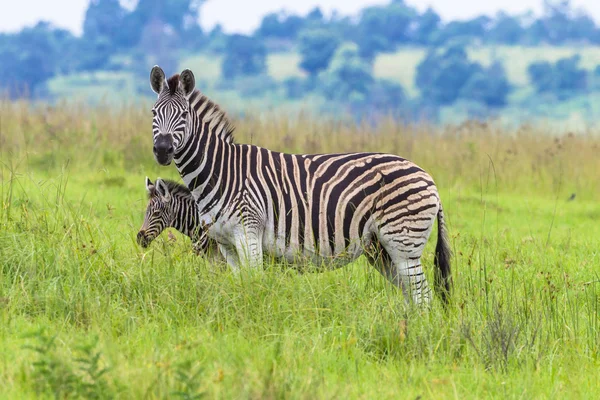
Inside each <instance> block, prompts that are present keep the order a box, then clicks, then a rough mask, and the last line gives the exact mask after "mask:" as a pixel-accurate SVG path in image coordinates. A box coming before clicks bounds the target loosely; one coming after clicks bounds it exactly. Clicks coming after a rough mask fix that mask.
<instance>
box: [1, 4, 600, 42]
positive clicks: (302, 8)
mask: <svg viewBox="0 0 600 400" xmlns="http://www.w3.org/2000/svg"><path fill="white" fill-rule="evenodd" d="M88 2H89V0H2V3H4V4H3V5H2V7H1V12H0V31H16V30H19V29H21V27H23V26H26V25H33V24H34V23H36V22H37V21H39V20H41V19H44V20H47V21H50V22H52V23H54V24H55V25H57V26H60V27H63V28H67V29H69V30H71V31H73V32H74V33H76V34H79V33H80V32H81V27H82V22H83V16H84V14H85V10H86V8H87V4H88ZM122 2H128V3H135V0H125V1H122ZM406 2H407V3H408V4H410V5H416V7H417V8H418V9H420V10H423V9H425V8H427V7H428V6H431V7H433V8H434V9H435V10H436V11H437V12H438V13H440V14H441V16H442V18H443V19H446V20H448V19H463V18H469V17H473V16H475V15H480V14H487V15H493V14H495V13H496V12H497V11H498V10H504V11H506V12H509V13H520V12H524V11H527V10H533V11H534V12H536V13H539V12H540V11H541V9H542V4H543V2H542V0H480V1H473V0H407V1H406ZM385 3H388V1H387V0H320V1H314V0H208V2H207V3H206V5H205V6H204V7H203V9H202V16H201V23H202V26H203V27H204V28H208V29H210V28H211V27H213V26H214V25H215V24H216V23H221V24H222V25H223V26H224V28H225V30H226V31H227V32H251V31H252V30H253V29H254V28H256V27H257V26H258V24H259V22H260V20H261V17H262V16H263V15H264V14H265V13H267V12H271V11H277V10H281V9H285V10H288V11H290V12H296V13H301V14H303V13H306V12H307V11H308V10H310V9H312V8H313V7H315V6H320V7H321V9H322V10H323V11H324V12H325V13H329V12H331V10H333V9H336V10H338V11H340V12H341V13H343V14H354V13H356V12H357V11H358V10H360V9H361V8H363V7H365V6H367V5H371V4H385ZM571 4H573V5H574V6H576V7H581V8H583V9H585V10H586V11H587V12H589V13H590V14H591V15H592V16H593V17H594V18H595V19H596V21H599V22H600V0H571Z"/></svg>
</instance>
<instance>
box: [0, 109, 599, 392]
mask: <svg viewBox="0 0 600 400" xmlns="http://www.w3.org/2000/svg"><path fill="white" fill-rule="evenodd" d="M149 109H150V107H149V105H143V106H140V105H132V106H128V107H124V108H123V109H121V110H119V111H114V109H112V108H109V107H103V106H102V105H99V106H96V107H90V106H84V105H81V104H75V103H61V104H57V105H45V104H27V103H22V102H19V103H11V102H7V101H2V102H0V121H1V123H0V161H1V162H0V205H1V207H0V382H1V383H2V384H0V398H7V399H8V398H11V399H12V398H123V399H131V398H152V399H153V398H183V399H195V398H225V399H229V398H251V399H259V398H260V399H263V398H266V399H271V398H273V399H274V398H277V399H279V398H285V399H288V398H291V399H295V398H298V399H314V398H352V399H354V398H361V399H362V398H364V399H370V398H398V397H400V398H407V399H416V398H421V399H423V398H435V399H439V398H458V399H464V398H528V399H529V398H544V399H545V398H583V399H586V398H589V399H595V398H598V396H599V395H600V380H599V379H598V371H599V368H600V276H599V271H600V251H599V248H600V246H599V244H600V241H599V239H598V238H599V237H600V225H599V223H598V222H599V221H600V202H599V201H598V200H599V198H600V186H599V185H598V182H600V158H599V157H598V156H597V155H598V151H599V149H600V132H593V131H588V132H586V133H581V134H573V133H569V132H561V131H559V130H553V129H551V127H542V126H521V127H518V128H515V129H511V130H509V129H506V128H502V127H500V126H497V125H495V124H493V123H489V124H482V123H467V124H463V125H459V126H451V125H448V126H444V127H432V126H428V125H403V124H399V123H397V122H394V121H392V120H382V121H380V123H379V124H377V125H369V124H355V123H350V122H345V121H341V120H335V121H334V120H325V119H317V118H313V117H311V116H308V115H299V116H297V117H293V118H292V117H289V118H288V117H281V116H277V115H276V114H269V113H267V114H265V115H262V116H261V117H260V118H259V117H255V116H247V117H245V118H243V119H239V120H236V121H234V122H235V125H236V126H237V130H236V140H237V141H238V142H240V143H254V144H259V145H261V146H264V147H268V148H271V149H276V150H282V151H289V152H310V153H314V152H333V151H356V150H366V151H369V150H372V151H385V152H391V153H395V154H399V155H401V156H404V157H406V158H409V159H411V160H412V161H414V162H416V163H417V164H419V165H420V166H422V167H423V168H424V169H426V170H427V171H428V172H430V173H431V174H432V176H433V177H434V179H435V180H436V183H437V185H438V187H439V189H440V193H441V196H442V202H443V204H444V211H445V214H446V218H447V223H448V230H449V235H450V241H451V245H452V251H453V258H452V268H453V278H454V284H455V285H454V293H453V295H452V302H451V304H450V305H449V307H448V308H447V309H445V308H444V307H442V305H441V304H440V301H439V300H438V299H437V298H436V299H435V301H434V303H433V304H432V306H431V308H430V309H426V310H419V309H414V308H412V307H410V306H407V305H406V304H405V303H404V300H403V298H402V294H401V293H400V292H399V291H398V290H397V289H395V288H394V287H391V286H390V285H389V284H388V283H387V281H386V280H385V279H384V278H382V277H381V276H380V275H379V274H378V273H377V271H375V270H374V269H373V268H371V267H370V266H369V265H368V263H367V262H366V261H365V260H363V259H362V258H361V259H359V260H358V261H356V262H355V263H353V264H352V265H350V266H348V267H346V268H342V269H339V270H335V271H327V272H323V273H307V274H299V273H297V272H295V271H293V270H288V269H286V268H285V267H284V266H282V265H279V264H278V263H277V262H275V261H272V262H267V263H266V265H265V268H264V269H262V270H252V271H246V270H245V271H243V272H242V273H241V274H239V275H236V274H233V273H232V272H231V271H229V270H222V269H221V268H220V266H219V265H214V264H211V263H210V262H208V261H207V260H204V259H203V258H202V257H198V256H195V255H194V254H193V253H192V251H191V245H190V241H189V239H188V238H186V237H183V236H181V235H180V234H178V233H177V232H173V235H168V234H167V233H166V232H165V233H163V234H162V235H161V236H160V237H159V238H158V239H157V240H156V241H155V242H153V243H152V245H151V246H150V247H149V248H148V249H142V248H140V247H139V246H138V245H137V244H136V242H135V236H136V234H137V231H138V229H139V227H140V226H141V224H142V220H143V213H144V209H145V205H146V194H145V189H144V177H145V176H149V177H150V178H151V179H154V178H156V177H159V176H160V177H163V178H175V179H177V178H178V176H177V172H176V170H175V168H174V167H173V166H171V167H159V166H158V165H156V163H155V162H154V160H153V158H152V150H151V148H152V142H151V141H152V138H151V136H152V134H151V114H150V112H149ZM434 245H435V233H434V234H433V235H432V238H431V239H430V243H429V244H428V246H427V248H426V252H425V254H424V265H426V268H427V273H428V275H429V276H430V281H432V277H433V268H432V264H433V249H434Z"/></svg>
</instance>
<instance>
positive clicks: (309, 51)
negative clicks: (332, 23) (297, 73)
mask: <svg viewBox="0 0 600 400" xmlns="http://www.w3.org/2000/svg"><path fill="white" fill-rule="evenodd" d="M298 42H299V43H298V47H299V51H300V56H301V57H302V59H301V61H300V68H302V69H303V70H305V71H306V72H308V73H309V74H310V75H313V76H316V75H317V74H318V73H319V71H321V70H324V69H326V68H327V66H328V65H329V62H330V61H331V58H332V57H333V54H334V53H335V50H336V49H337V48H338V46H339V44H340V40H339V38H338V37H337V35H336V34H335V33H333V32H331V30H328V29H322V28H320V29H311V30H308V31H304V32H302V33H301V34H300V37H299V39H298Z"/></svg>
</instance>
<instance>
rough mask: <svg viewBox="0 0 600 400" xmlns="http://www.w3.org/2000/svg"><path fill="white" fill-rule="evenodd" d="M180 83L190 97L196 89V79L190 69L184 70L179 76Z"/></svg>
mask: <svg viewBox="0 0 600 400" xmlns="http://www.w3.org/2000/svg"><path fill="white" fill-rule="evenodd" d="M179 82H181V88H182V89H183V93H184V94H185V95H186V96H189V95H190V94H191V93H192V92H193V91H194V88H195V87H196V78H194V73H193V72H192V71H190V70H189V69H184V70H183V71H182V72H181V74H179Z"/></svg>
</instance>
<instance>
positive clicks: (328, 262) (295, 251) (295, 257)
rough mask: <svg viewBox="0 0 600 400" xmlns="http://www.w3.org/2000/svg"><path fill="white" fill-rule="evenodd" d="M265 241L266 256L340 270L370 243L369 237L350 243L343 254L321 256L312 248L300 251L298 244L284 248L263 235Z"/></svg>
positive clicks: (319, 267) (304, 248)
mask: <svg viewBox="0 0 600 400" xmlns="http://www.w3.org/2000/svg"><path fill="white" fill-rule="evenodd" d="M269 236H271V237H269ZM265 239H266V240H264V241H263V252H264V254H266V255H267V256H270V257H273V258H277V259H282V260H285V261H287V262H288V263H290V264H295V265H309V264H310V265H312V266H313V267H316V268H317V269H336V268H341V267H343V266H344V265H347V264H349V263H351V262H352V261H354V260H356V259H357V258H358V257H360V256H361V255H362V254H363V253H364V250H365V248H367V247H368V246H369V245H370V242H371V240H370V238H369V237H363V238H361V239H360V240H357V241H355V242H354V243H351V244H350V245H349V246H348V247H347V248H346V249H345V250H344V251H343V252H340V253H338V254H333V255H331V254H322V253H320V252H319V251H318V250H316V249H314V248H307V247H303V248H302V249H300V245H299V244H298V243H289V244H288V246H285V245H284V244H282V243H281V241H278V240H274V238H273V237H272V235H265Z"/></svg>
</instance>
